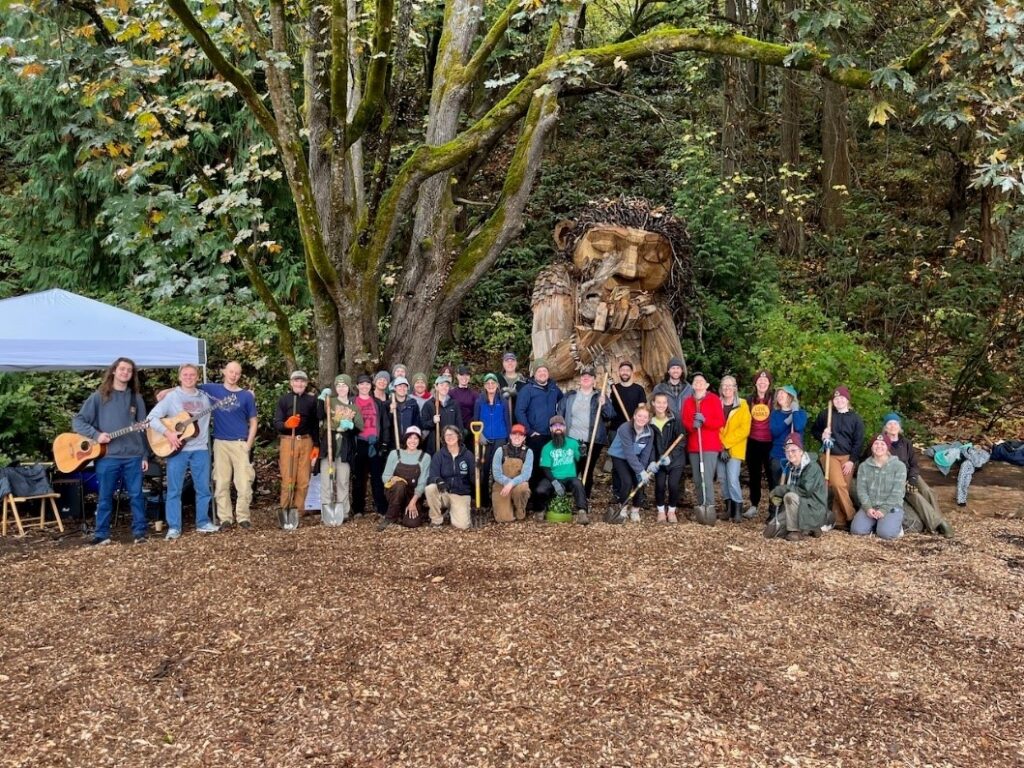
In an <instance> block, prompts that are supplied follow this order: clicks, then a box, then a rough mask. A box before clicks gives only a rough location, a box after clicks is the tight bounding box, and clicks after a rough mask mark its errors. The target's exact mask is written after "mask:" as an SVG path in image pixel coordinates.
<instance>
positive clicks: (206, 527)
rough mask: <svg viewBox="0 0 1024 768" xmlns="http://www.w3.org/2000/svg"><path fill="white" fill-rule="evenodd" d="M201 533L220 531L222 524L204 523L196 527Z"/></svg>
mask: <svg viewBox="0 0 1024 768" xmlns="http://www.w3.org/2000/svg"><path fill="white" fill-rule="evenodd" d="M196 530H197V531H198V532H199V533H220V526H219V525H214V524H213V523H203V524H202V525H200V526H197V527H196Z"/></svg>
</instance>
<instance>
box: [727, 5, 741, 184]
mask: <svg viewBox="0 0 1024 768" xmlns="http://www.w3.org/2000/svg"><path fill="white" fill-rule="evenodd" d="M736 2H737V0H726V2H725V17H726V18H727V19H729V20H730V21H737V19H738V15H737V9H736ZM740 2H743V0H740ZM743 66H744V63H743V62H741V61H740V60H739V59H733V58H727V59H723V60H722V74H723V82H722V178H725V179H728V178H731V177H732V176H733V175H734V174H735V173H736V172H737V171H738V170H739V169H740V166H741V165H742V158H741V148H740V144H741V134H742V125H741V123H742V121H743V107H742V102H743V87H742V83H741V80H742V75H741V72H742V69H743Z"/></svg>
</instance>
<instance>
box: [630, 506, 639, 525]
mask: <svg viewBox="0 0 1024 768" xmlns="http://www.w3.org/2000/svg"><path fill="white" fill-rule="evenodd" d="M629 520H630V522H633V523H639V522H640V510H639V509H637V508H636V507H633V508H632V509H631V510H629Z"/></svg>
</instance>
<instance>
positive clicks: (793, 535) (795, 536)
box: [786, 531, 805, 541]
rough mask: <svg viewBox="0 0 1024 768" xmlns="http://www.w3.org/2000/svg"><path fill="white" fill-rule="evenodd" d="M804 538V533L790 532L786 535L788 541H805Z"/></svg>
mask: <svg viewBox="0 0 1024 768" xmlns="http://www.w3.org/2000/svg"><path fill="white" fill-rule="evenodd" d="M804 538H805V536H804V532H803V531H790V532H789V533H787V534H786V541H803V540H804Z"/></svg>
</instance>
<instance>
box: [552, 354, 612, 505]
mask: <svg viewBox="0 0 1024 768" xmlns="http://www.w3.org/2000/svg"><path fill="white" fill-rule="evenodd" d="M596 381H597V377H596V372H595V370H594V367H593V366H591V365H587V366H584V367H583V370H581V371H580V388H579V389H573V390H570V391H569V392H568V393H567V394H566V395H565V397H563V398H562V399H561V401H559V403H558V406H557V408H556V413H558V414H559V415H560V416H561V417H562V418H563V419H565V430H566V435H567V436H568V437H571V438H572V439H573V440H575V441H576V442H577V443H579V444H580V455H581V457H582V458H581V459H580V462H579V464H578V466H577V467H576V474H577V476H578V477H580V478H582V479H583V489H584V490H585V491H586V492H587V496H588V497H589V496H590V490H591V489H592V488H593V487H594V470H595V469H596V468H597V466H598V463H597V462H598V459H599V458H600V456H601V449H602V448H604V446H605V445H606V444H607V443H608V431H607V430H606V429H605V426H604V419H602V418H601V411H602V410H603V409H604V405H605V403H606V402H607V398H605V395H604V392H598V391H597V390H595V389H594V384H595V382H596Z"/></svg>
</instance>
